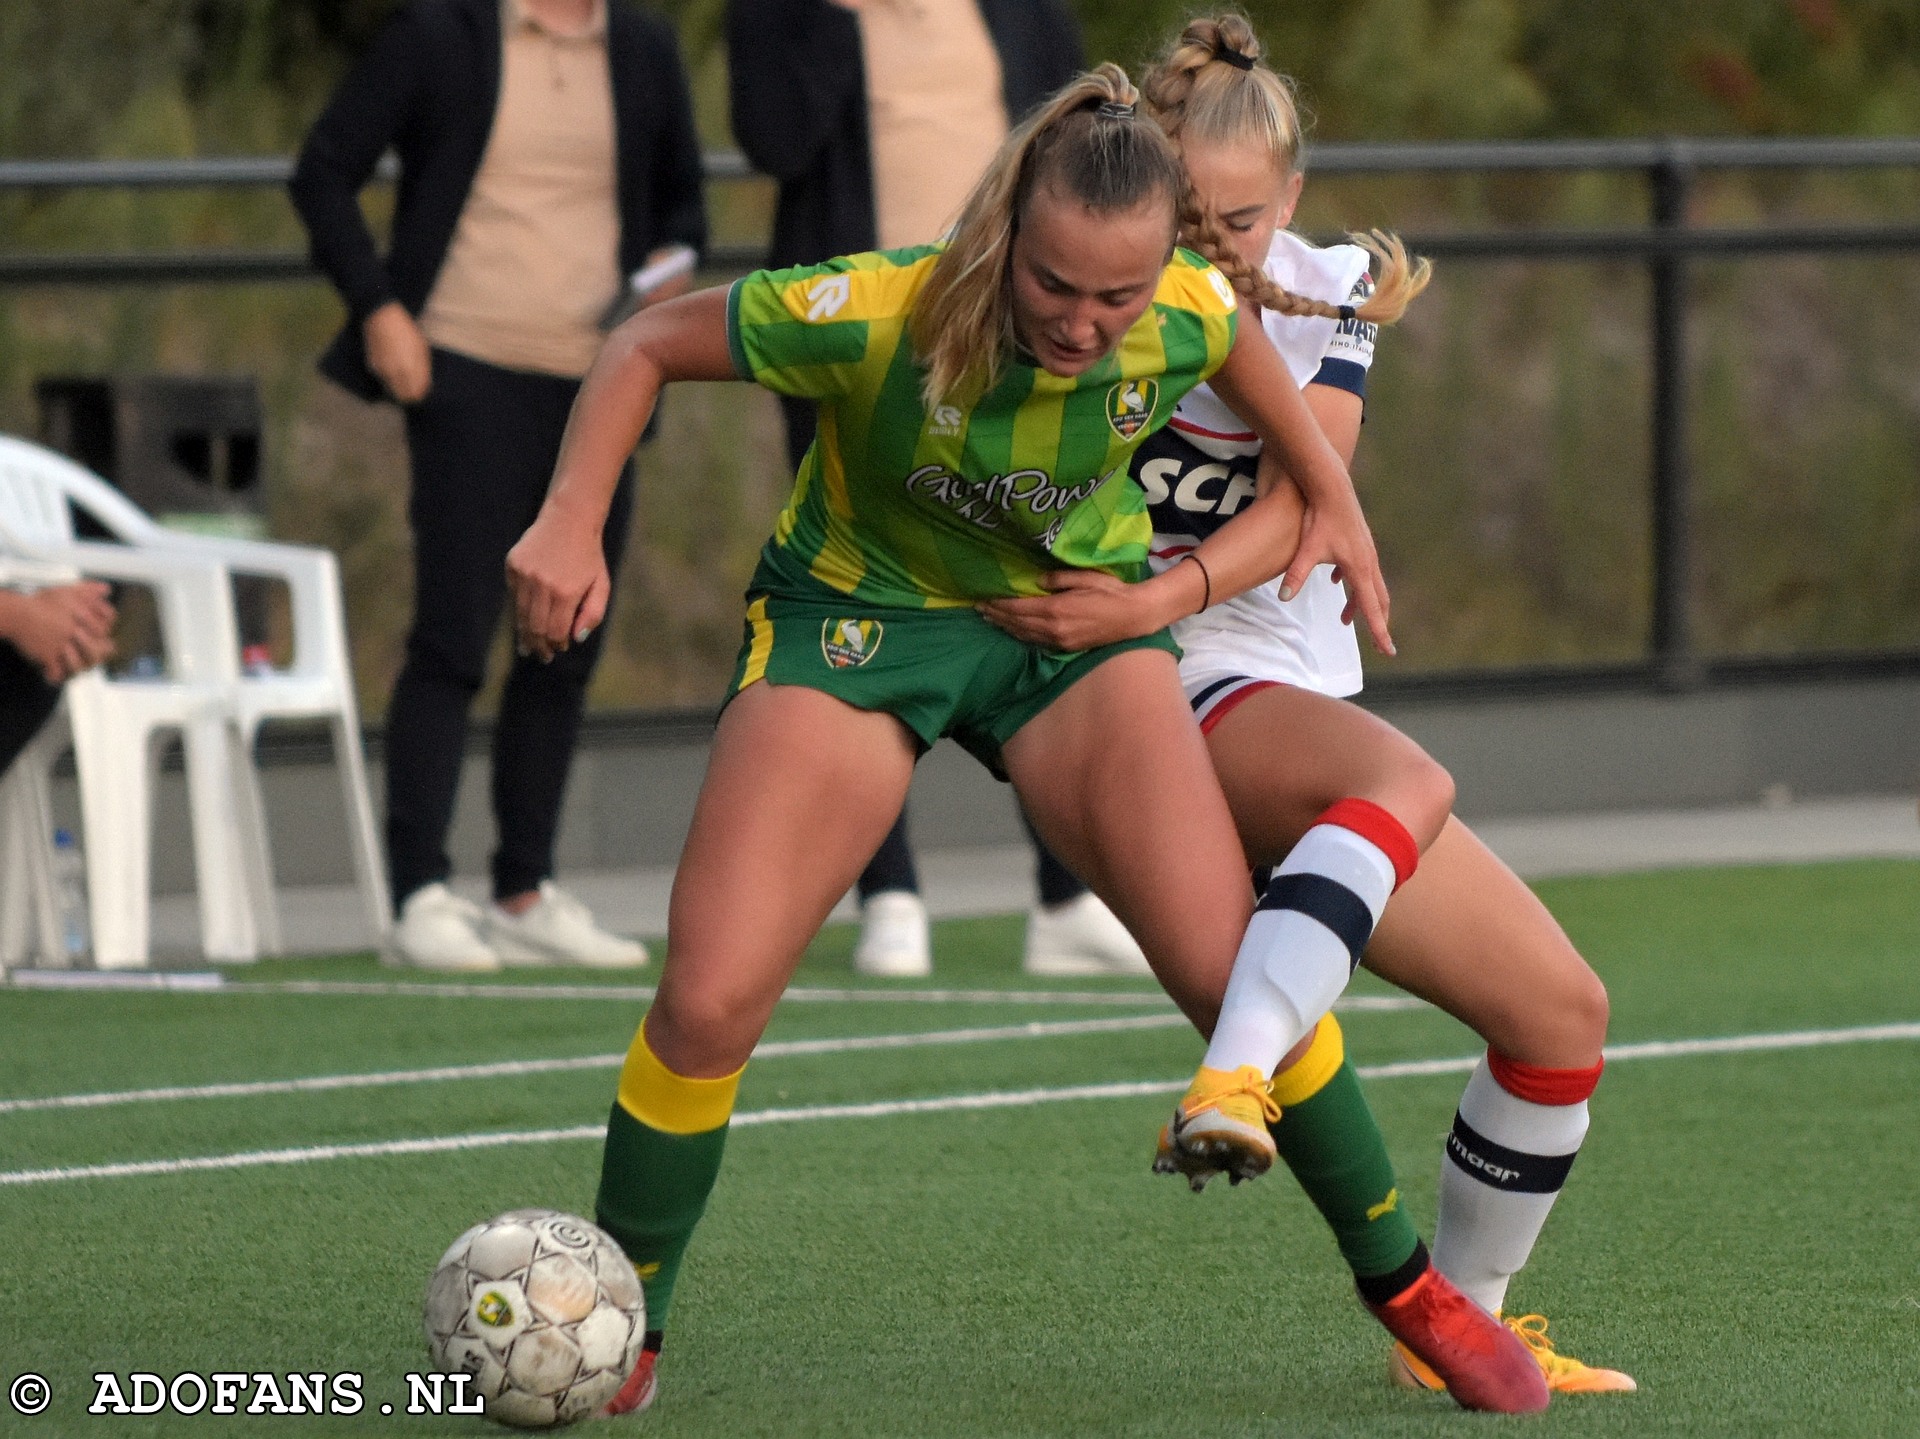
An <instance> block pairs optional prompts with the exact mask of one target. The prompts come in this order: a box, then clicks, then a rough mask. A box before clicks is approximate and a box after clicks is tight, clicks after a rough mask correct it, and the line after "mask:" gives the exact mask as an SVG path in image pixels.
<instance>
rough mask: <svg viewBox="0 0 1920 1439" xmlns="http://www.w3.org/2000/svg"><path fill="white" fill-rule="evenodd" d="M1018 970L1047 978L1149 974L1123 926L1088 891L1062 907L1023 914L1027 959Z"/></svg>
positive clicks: (1039, 907) (1036, 908)
mask: <svg viewBox="0 0 1920 1439" xmlns="http://www.w3.org/2000/svg"><path fill="white" fill-rule="evenodd" d="M1021 968H1022V969H1024V970H1025V971H1026V972H1027V973H1028V974H1033V975H1040V976H1042V977H1044V978H1047V979H1087V978H1092V977H1096V976H1099V975H1110V974H1128V975H1132V974H1144V975H1151V974H1152V973H1153V970H1152V969H1151V968H1149V967H1148V965H1147V957H1146V955H1144V954H1142V953H1141V952H1140V946H1139V945H1138V944H1136V943H1134V939H1133V936H1132V935H1130V934H1128V933H1127V927H1126V926H1125V925H1124V924H1122V923H1120V921H1119V920H1117V919H1115V918H1114V915H1113V911H1112V910H1110V909H1108V908H1107V907H1106V905H1104V904H1102V903H1101V902H1100V897H1099V896H1098V895H1096V894H1095V893H1094V892H1093V891H1092V890H1088V891H1087V892H1086V893H1085V894H1083V895H1081V896H1080V897H1079V898H1078V899H1070V900H1068V901H1067V902H1066V903H1065V904H1060V905H1046V904H1037V905H1035V906H1034V907H1033V909H1032V910H1031V911H1029V912H1028V914H1027V955H1026V959H1025V960H1024V961H1023V962H1022V964H1021Z"/></svg>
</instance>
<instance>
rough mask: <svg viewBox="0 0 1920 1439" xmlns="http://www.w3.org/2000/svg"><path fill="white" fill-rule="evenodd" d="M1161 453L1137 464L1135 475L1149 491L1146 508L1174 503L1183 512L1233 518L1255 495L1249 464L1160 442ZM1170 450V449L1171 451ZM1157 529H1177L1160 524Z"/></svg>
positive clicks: (1152, 508) (1172, 504)
mask: <svg viewBox="0 0 1920 1439" xmlns="http://www.w3.org/2000/svg"><path fill="white" fill-rule="evenodd" d="M1159 448H1160V449H1161V451H1162V452H1161V453H1160V454H1158V455H1156V456H1154V457H1153V458H1151V459H1148V460H1146V461H1144V462H1142V463H1141V464H1138V465H1136V466H1135V467H1134V478H1135V479H1136V480H1138V481H1139V482H1140V488H1141V489H1143V490H1145V491H1146V493H1147V508H1148V509H1149V510H1156V509H1160V508H1161V507H1163V506H1168V505H1171V506H1172V507H1173V508H1174V509H1175V510H1177V511H1179V512H1180V513H1181V514H1182V515H1187V516H1191V515H1212V516H1216V517H1217V518H1219V519H1222V520H1225V519H1230V518H1231V517H1232V516H1234V515H1236V514H1238V513H1239V512H1240V507H1241V506H1242V505H1244V504H1245V503H1246V502H1247V501H1248V500H1250V499H1252V498H1253V496H1254V475H1253V471H1252V469H1251V468H1250V467H1248V466H1245V465H1239V464H1233V463H1226V462H1222V461H1220V460H1209V459H1207V458H1206V457H1205V456H1204V455H1202V454H1200V453H1199V452H1198V451H1196V450H1194V449H1193V448H1192V447H1191V446H1179V447H1178V450H1184V451H1185V453H1184V454H1182V453H1179V452H1178V450H1176V448H1175V447H1174V446H1171V445H1168V446H1161V447H1159ZM1169 451H1171V453H1169ZM1155 528H1156V529H1162V530H1168V529H1174V528H1176V527H1175V526H1172V525H1165V526H1163V525H1160V524H1158V523H1157V522H1156V525H1155Z"/></svg>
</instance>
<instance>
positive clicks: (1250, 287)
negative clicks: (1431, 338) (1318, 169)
mask: <svg viewBox="0 0 1920 1439" xmlns="http://www.w3.org/2000/svg"><path fill="white" fill-rule="evenodd" d="M1140 88H1141V90H1142V92H1143V93H1144V94H1145V96H1146V102H1147V113H1148V114H1150V115H1152V116H1153V118H1154V119H1155V120H1157V121H1159V122H1160V128H1161V129H1163V130H1165V131H1166V132H1167V137H1168V138H1169V139H1170V140H1172V141H1173V143H1174V144H1175V145H1176V146H1177V145H1180V144H1182V143H1184V142H1185V141H1186V140H1187V139H1189V138H1192V139H1196V140H1204V141H1212V142H1215V143H1225V144H1241V143H1244V142H1246V141H1248V140H1252V141H1254V142H1256V143H1259V144H1262V145H1264V146H1265V147H1266V149H1267V152H1268V153H1269V154H1270V155H1271V156H1272V157H1273V163H1274V166H1275V168H1276V169H1277V170H1278V171H1279V172H1280V174H1282V175H1291V174H1293V173H1294V172H1295V171H1297V170H1298V169H1299V167H1300V143H1301V137H1300V109H1299V105H1298V103H1297V102H1296V100H1295V98H1294V88H1293V82H1292V81H1291V80H1289V79H1288V78H1287V77H1286V76H1284V75H1281V74H1279V73H1277V72H1276V71H1274V70H1272V69H1270V68H1269V67H1268V66H1267V65H1266V64H1265V63H1264V62H1262V60H1261V58H1260V41H1259V38H1258V37H1257V36H1256V35H1255V34H1254V33H1253V26H1252V25H1251V24H1249V23H1248V22H1247V19H1246V17H1245V16H1243V15H1233V14H1228V15H1221V16H1218V17H1215V18H1212V19H1200V20H1194V21H1191V22H1190V23H1189V24H1188V25H1187V28H1186V29H1185V30H1182V31H1181V32H1180V38H1179V39H1177V40H1176V41H1174V43H1173V46H1172V48H1171V49H1169V50H1168V51H1167V53H1166V54H1165V55H1164V56H1162V57H1161V59H1160V60H1159V61H1158V62H1156V63H1155V64H1154V65H1153V67H1152V68H1151V69H1149V70H1148V71H1147V75H1146V78H1145V79H1144V80H1143V81H1142V82H1141V86H1140ZM1349 238H1350V239H1351V240H1352V241H1353V242H1354V243H1355V244H1356V245H1360V246H1362V247H1363V248H1364V249H1366V250H1367V251H1368V252H1369V253H1371V254H1372V255H1373V257H1374V259H1375V261H1376V262H1377V263H1378V265H1379V269H1380V276H1379V279H1378V280H1377V281H1376V282H1375V285H1374V290H1373V293H1372V294H1371V295H1369V296H1368V297H1367V299H1366V300H1365V302H1364V303H1362V304H1359V305H1334V304H1329V303H1327V302H1326V301H1324V300H1310V299H1308V298H1307V297H1306V296H1304V295H1296V294H1294V293H1293V292H1292V291H1290V290H1286V289H1283V288H1281V287H1280V286H1279V285H1276V284H1275V283H1274V282H1273V280H1272V278H1271V277H1269V276H1268V275H1267V273H1266V271H1265V270H1263V269H1261V268H1260V267H1259V266H1257V265H1250V264H1248V263H1247V262H1246V261H1245V260H1243V259H1242V258H1241V257H1240V255H1239V253H1238V252H1237V251H1236V250H1235V249H1234V248H1233V245H1232V243H1231V242H1230V241H1229V240H1228V238H1227V236H1226V233H1225V232H1224V231H1223V230H1222V229H1221V228H1220V219H1219V217H1218V216H1217V215H1215V214H1214V213H1212V212H1211V211H1210V210H1203V209H1202V208H1201V207H1200V204H1199V202H1198V201H1197V200H1196V199H1195V197H1194V195H1193V193H1192V190H1191V187H1189V188H1187V189H1186V190H1185V191H1183V194H1182V199H1181V205H1180V239H1181V242H1182V243H1183V244H1186V245H1190V246H1191V247H1192V248H1194V249H1196V250H1198V251H1199V252H1200V253H1201V254H1203V255H1205V256H1206V257H1207V258H1208V259H1209V260H1211V261H1212V262H1213V263H1214V264H1215V265H1216V266H1218V267H1219V268H1220V269H1221V270H1223V271H1225V272H1226V275H1227V277H1228V278H1229V279H1230V280H1232V281H1233V284H1234V288H1235V289H1237V290H1239V291H1240V292H1241V293H1242V294H1244V295H1246V296H1248V297H1249V298H1251V299H1254V300H1257V301H1259V303H1260V304H1262V305H1264V306H1265V307H1266V308H1267V309H1269V310H1272V311H1274V312H1275V313H1277V314H1281V315H1318V316H1324V317H1325V318H1328V319H1336V320H1344V319H1353V318H1358V319H1362V320H1367V321H1370V322H1372V323H1374V324H1381V325H1390V324H1392V323H1393V322H1394V321H1395V320H1398V319H1399V318H1400V317H1401V316H1402V315H1403V314H1405V313H1406V309H1407V306H1408V305H1409V304H1410V303H1412V301H1413V298H1414V297H1415V296H1416V295H1418V294H1419V293H1420V292H1421V291H1422V290H1424V289H1426V287H1427V282H1428V281H1429V280H1431V279H1432V278H1433V266H1432V264H1431V263H1430V262H1429V261H1427V260H1424V259H1414V258H1412V257H1410V256H1409V255H1408V254H1407V248H1406V246H1405V245H1403V244H1401V243H1400V240H1399V238H1398V237H1397V236H1394V235H1390V234H1388V233H1386V232H1385V231H1383V230H1373V231H1370V232H1369V233H1367V234H1365V235H1352V236H1349Z"/></svg>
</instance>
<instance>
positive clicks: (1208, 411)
mask: <svg viewBox="0 0 1920 1439" xmlns="http://www.w3.org/2000/svg"><path fill="white" fill-rule="evenodd" d="M1370 258H1371V257H1370V256H1369V255H1368V254H1367V252H1366V251H1365V250H1363V249H1361V248H1360V247H1359V246H1358V245H1335V246H1332V247H1330V248H1328V249H1324V250H1323V249H1320V248H1318V247H1316V246H1314V245H1310V244H1308V243H1307V242H1306V241H1305V240H1303V239H1301V238H1300V237H1299V236H1298V235H1295V234H1292V233H1291V232H1289V231H1286V230H1281V231H1279V232H1278V233H1277V234H1275V236H1274V237H1273V246H1272V248H1271V249H1270V250H1269V251H1268V252H1267V263H1266V266H1265V269H1266V272H1267V274H1268V276H1269V277H1271V278H1272V280H1273V281H1274V283H1276V284H1278V285H1280V286H1281V287H1282V288H1283V289H1286V290H1290V291H1292V292H1293V293H1294V294H1297V295H1305V296H1307V297H1309V298H1311V299H1316V300H1326V301H1328V302H1329V303H1332V304H1357V303H1359V302H1360V301H1361V300H1364V299H1365V298H1366V297H1367V295H1369V294H1370V293H1371V292H1372V289H1373V283H1372V280H1371V279H1370V278H1369V277H1368V274H1367V264H1368V261H1369V259H1370ZM1261 322H1262V323H1263V324H1264V325H1265V327H1266V331H1267V337H1268V338H1269V339H1271V340H1272V341H1273V344H1274V347H1275V348H1276V349H1277V350H1278V351H1279V352H1280V358H1281V360H1282V361H1283V362H1284V363H1285V364H1286V367H1287V372H1288V373H1289V374H1290V375H1292V376H1293V379H1294V381H1295V383H1297V384H1299V385H1301V386H1303V387H1304V386H1306V385H1309V384H1323V385H1334V386H1337V387H1338V388H1340V389H1343V390H1350V391H1352V392H1353V393H1354V394H1356V395H1364V394H1365V393H1366V374H1367V369H1368V367H1369V366H1370V365H1371V364H1372V363H1373V341H1374V334H1375V331H1376V330H1377V329H1378V326H1376V325H1372V324H1368V323H1367V322H1366V321H1364V320H1334V319H1322V318H1320V317H1318V316H1314V317H1290V316H1286V315H1276V314H1274V313H1272V312H1271V311H1263V312H1262V313H1261ZM1259 456H1260V441H1259V439H1258V438H1257V437H1256V436H1255V435H1254V434H1253V432H1252V431H1250V430H1249V429H1248V428H1247V426H1246V424H1245V423H1244V422H1243V421H1242V420H1241V419H1240V418H1239V416H1237V415H1235V414H1234V413H1233V411H1231V410H1229V409H1228V408H1227V406H1226V405H1225V403H1224V402H1223V401H1222V400H1221V399H1220V398H1219V396H1217V395H1215V394H1214V393H1213V389H1212V387H1211V386H1209V385H1201V386H1200V387H1199V388H1197V389H1195V390H1193V391H1191V392H1189V393H1188V394H1187V396H1186V397H1185V398H1184V399H1182V400H1181V401H1180V404H1179V407H1178V408H1177V409H1175V411H1174V413H1173V419H1172V421H1171V422H1170V423H1169V424H1168V425H1167V426H1166V427H1165V428H1164V429H1162V430H1160V431H1158V432H1157V433H1156V434H1154V435H1153V436H1151V437H1150V438H1149V439H1148V440H1147V442H1146V443H1145V444H1143V445H1142V446H1141V447H1140V449H1139V451H1138V452H1137V453H1136V454H1135V456H1134V461H1133V477H1134V479H1135V480H1136V481H1138V482H1139V484H1140V486H1141V488H1142V489H1144V490H1145V491H1146V493H1147V504H1148V506H1149V510H1150V512H1151V514H1152V517H1153V529H1154V535H1153V549H1152V561H1153V567H1154V569H1155V570H1156V571H1160V570H1164V569H1167V568H1168V567H1170V566H1172V565H1174V564H1177V563H1178V562H1179V560H1180V557H1181V556H1182V555H1184V554H1186V553H1187V552H1188V551H1190V550H1192V549H1194V548H1195V547H1196V546H1198V545H1199V543H1200V542H1201V541H1202V540H1204V539H1206V538H1207V536H1208V535H1210V534H1212V533H1213V532H1214V531H1215V530H1216V529H1218V528H1219V527H1220V526H1221V525H1222V524H1224V523H1226V521H1227V520H1228V519H1229V518H1230V517H1232V516H1233V515H1234V514H1235V513H1237V512H1238V510H1239V509H1240V507H1241V506H1242V505H1243V504H1245V503H1246V502H1247V501H1248V500H1250V499H1252V498H1253V495H1254V474H1255V470H1256V468H1257V465H1258V461H1259ZM1279 588H1280V586H1279V581H1278V580H1277V579H1276V580H1274V581H1272V582H1270V583H1268V584H1265V585H1260V586H1258V587H1256V588H1255V589H1252V590H1249V591H1247V592H1246V593H1245V594H1242V595H1238V596H1236V597H1234V598H1233V599H1231V600H1227V601H1224V602H1223V603H1221V604H1217V605H1214V606H1213V607H1212V608H1211V609H1208V610H1206V611H1205V612H1203V613H1201V614H1198V615H1193V616H1191V617H1190V618H1188V619H1184V620H1181V621H1180V622H1179V623H1178V624H1176V625H1175V626H1174V627H1173V636H1174V638H1175V639H1176V640H1178V641H1179V643H1180V646H1181V648H1182V649H1183V650H1185V652H1186V658H1185V659H1184V660H1182V661H1181V664H1180V675H1181V679H1182V681H1183V682H1184V683H1185V684H1186V688H1187V694H1188V697H1189V698H1190V699H1192V700H1193V701H1194V704H1195V707H1196V709H1200V710H1201V713H1202V718H1203V719H1205V718H1206V712H1205V710H1204V709H1202V706H1203V704H1205V705H1211V704H1217V703H1218V702H1219V701H1220V700H1223V699H1226V698H1227V697H1228V695H1229V693H1230V692H1231V691H1234V690H1237V689H1239V688H1241V687H1240V686H1236V685H1231V684H1222V683H1220V682H1221V681H1225V680H1231V679H1234V678H1238V677H1243V676H1244V677H1247V678H1251V679H1256V680H1262V679H1264V680H1275V681H1279V682H1281V683H1283V684H1291V685H1298V686H1300V687H1301V688H1302V689H1310V690H1316V691H1318V692H1319V693H1321V694H1327V695H1334V696H1342V695H1350V694H1353V693H1355V692H1356V691H1357V690H1359V688H1360V686H1361V672H1360V644H1359V641H1358V639H1356V638H1355V636H1354V632H1353V627H1352V626H1351V625H1348V624H1344V623H1342V622H1341V619H1340V613H1341V611H1342V610H1343V609H1345V608H1346V603H1347V601H1346V593H1345V591H1344V590H1342V589H1341V587H1340V586H1339V585H1337V584H1335V583H1334V580H1333V568H1332V566H1330V565H1322V566H1321V567H1320V568H1319V569H1317V570H1315V571H1314V572H1313V575H1312V577H1311V578H1310V579H1309V580H1308V581H1307V583H1306V585H1305V586H1303V587H1302V589H1301V591H1300V593H1299V594H1298V595H1296V596H1294V598H1293V599H1292V600H1289V601H1284V602H1283V601H1282V600H1281V598H1280V594H1279ZM1209 689H1212V690H1213V691H1214V694H1213V695H1212V696H1209V697H1207V698H1205V699H1203V692H1206V691H1208V690H1209Z"/></svg>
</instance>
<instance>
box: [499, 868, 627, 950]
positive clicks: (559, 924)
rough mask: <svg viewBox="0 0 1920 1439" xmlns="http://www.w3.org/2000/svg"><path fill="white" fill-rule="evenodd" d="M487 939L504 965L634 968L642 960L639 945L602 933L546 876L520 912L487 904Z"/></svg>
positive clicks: (580, 906)
mask: <svg viewBox="0 0 1920 1439" xmlns="http://www.w3.org/2000/svg"><path fill="white" fill-rule="evenodd" d="M487 938H488V940H490V941H491V942H492V944H493V947H494V948H495V949H497V950H499V951H500V959H501V962H502V963H504V964H583V965H586V966H587V967H588V968H589V969H638V968H639V967H640V966H641V965H643V964H645V963H646V962H647V947H646V946H645V945H644V944H642V943H640V941H639V940H637V939H628V938H627V937H626V936H625V935H619V934H609V933H607V931H606V930H604V929H602V928H600V926H599V925H597V924H595V923H594V922H593V915H592V913H591V912H590V911H589V910H588V909H587V907H586V906H585V905H584V904H582V903H581V902H580V901H579V900H577V899H575V898H574V897H573V896H572V895H570V894H568V893H567V892H566V891H565V890H564V889H562V888H560V886H559V885H557V884H555V883H554V882H553V881H552V880H550V879H543V880H541V881H540V897H539V898H538V899H536V900H535V901H534V902H533V904H532V906H531V907H530V908H528V909H527V910H526V911H524V912H523V913H520V914H508V913H507V912H506V911H505V910H504V909H502V908H500V906H499V905H497V904H491V905H488V906H487Z"/></svg>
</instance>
